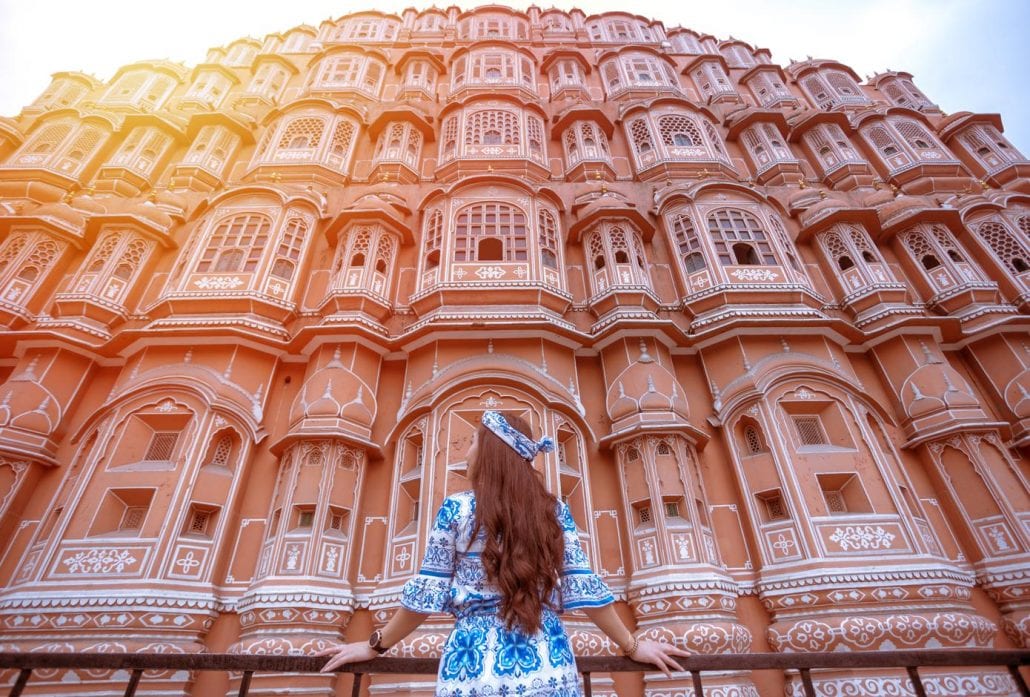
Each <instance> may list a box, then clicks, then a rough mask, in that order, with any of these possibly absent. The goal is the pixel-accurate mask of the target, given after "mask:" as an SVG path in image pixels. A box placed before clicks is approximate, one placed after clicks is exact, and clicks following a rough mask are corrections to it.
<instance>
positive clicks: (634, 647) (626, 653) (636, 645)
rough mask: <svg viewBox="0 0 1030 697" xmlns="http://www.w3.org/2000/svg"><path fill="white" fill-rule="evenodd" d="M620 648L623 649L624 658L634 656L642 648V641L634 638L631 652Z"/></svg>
mask: <svg viewBox="0 0 1030 697" xmlns="http://www.w3.org/2000/svg"><path fill="white" fill-rule="evenodd" d="M619 648H620V649H622V655H623V656H632V655H633V654H635V653H636V652H637V649H639V648H640V639H637V638H636V637H633V645H632V646H630V648H629V650H626V649H623V648H622V647H621V646H620V647H619Z"/></svg>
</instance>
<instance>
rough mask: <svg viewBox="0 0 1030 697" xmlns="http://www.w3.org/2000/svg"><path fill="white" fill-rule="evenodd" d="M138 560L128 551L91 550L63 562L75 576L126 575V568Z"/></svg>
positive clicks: (76, 554)
mask: <svg viewBox="0 0 1030 697" xmlns="http://www.w3.org/2000/svg"><path fill="white" fill-rule="evenodd" d="M137 561H139V560H138V559H136V557H134V556H132V552H130V551H129V550H127V549H103V548H101V549H90V550H83V551H81V552H77V553H75V554H74V555H72V556H70V557H67V558H66V559H63V560H62V561H61V563H62V564H64V565H65V566H67V567H68V572H69V573H73V574H110V573H116V574H120V573H124V572H125V567H127V566H131V565H132V564H135V563H136V562H137Z"/></svg>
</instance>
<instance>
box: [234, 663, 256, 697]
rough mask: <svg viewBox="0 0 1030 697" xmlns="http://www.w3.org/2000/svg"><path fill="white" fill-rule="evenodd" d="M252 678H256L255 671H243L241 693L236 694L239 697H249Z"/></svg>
mask: <svg viewBox="0 0 1030 697" xmlns="http://www.w3.org/2000/svg"><path fill="white" fill-rule="evenodd" d="M252 677H254V671H252V670H245V671H243V677H242V678H240V691H239V692H237V693H236V694H237V697H247V693H248V692H250V679H251V678H252Z"/></svg>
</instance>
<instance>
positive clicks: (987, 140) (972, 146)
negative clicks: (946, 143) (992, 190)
mask: <svg viewBox="0 0 1030 697" xmlns="http://www.w3.org/2000/svg"><path fill="white" fill-rule="evenodd" d="M958 142H959V143H960V144H961V145H962V146H963V147H964V148H965V149H966V152H968V153H969V154H970V155H972V156H973V158H974V159H975V160H976V163H977V164H979V165H980V167H982V168H983V170H984V174H986V175H987V176H993V175H996V174H998V173H999V172H1002V171H1003V170H1006V169H1008V168H1010V167H1012V165H1014V164H1023V165H1028V164H1030V160H1027V158H1026V157H1025V156H1024V155H1023V153H1021V152H1019V151H1018V150H1016V148H1015V147H1014V146H1013V145H1012V143H1010V142H1009V141H1008V139H1007V138H1005V136H1003V135H1002V134H1001V132H1000V131H999V130H998V129H997V128H995V127H994V126H992V125H990V124H975V125H972V126H969V127H968V128H966V129H964V130H962V131H961V132H960V133H959V136H958ZM1004 181H1008V178H1005V179H1004ZM999 183H1001V182H999Z"/></svg>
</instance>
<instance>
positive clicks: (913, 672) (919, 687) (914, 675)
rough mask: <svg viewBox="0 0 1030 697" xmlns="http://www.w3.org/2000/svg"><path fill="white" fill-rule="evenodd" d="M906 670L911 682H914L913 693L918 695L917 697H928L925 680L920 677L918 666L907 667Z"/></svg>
mask: <svg viewBox="0 0 1030 697" xmlns="http://www.w3.org/2000/svg"><path fill="white" fill-rule="evenodd" d="M905 670H906V671H907V672H908V678H909V680H911V681H912V691H913V692H915V693H916V697H926V690H925V689H924V688H923V680H922V678H920V677H919V668H918V667H917V666H905Z"/></svg>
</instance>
